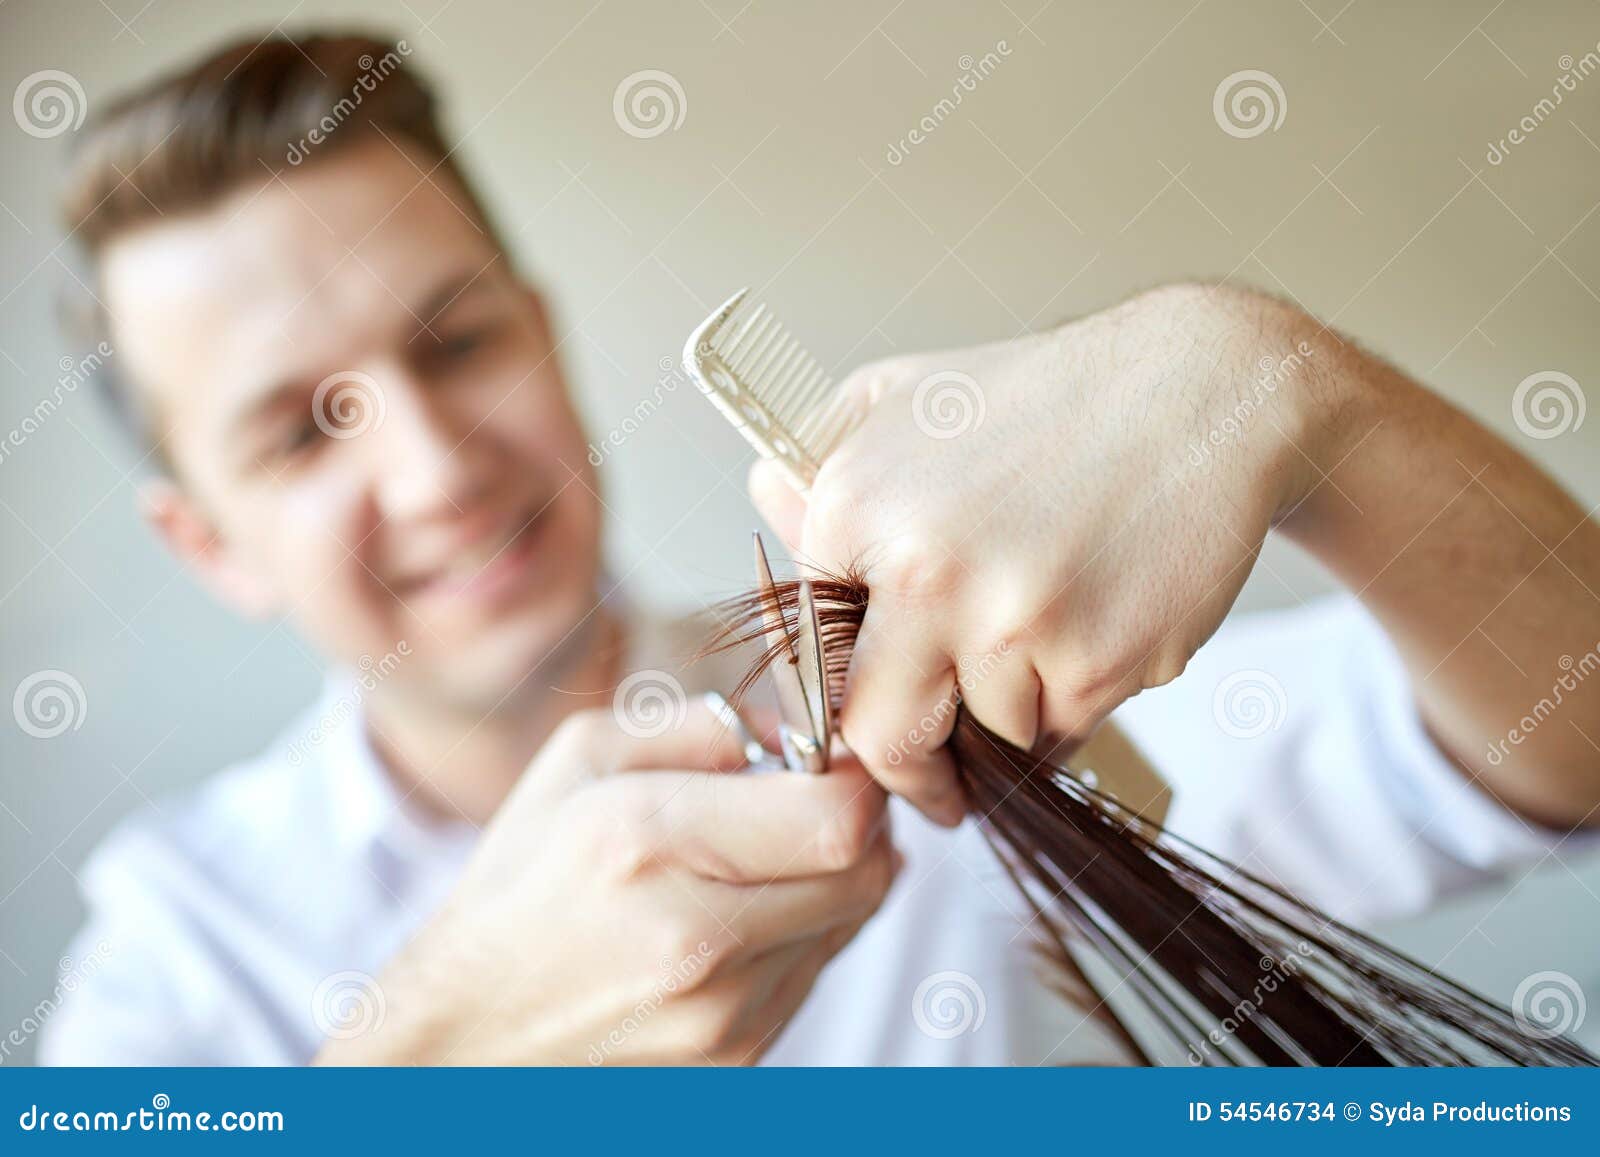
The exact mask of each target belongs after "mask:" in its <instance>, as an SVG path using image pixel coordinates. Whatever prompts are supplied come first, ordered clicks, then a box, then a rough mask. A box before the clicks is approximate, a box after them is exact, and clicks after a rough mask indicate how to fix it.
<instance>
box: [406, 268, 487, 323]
mask: <svg viewBox="0 0 1600 1157" xmlns="http://www.w3.org/2000/svg"><path fill="white" fill-rule="evenodd" d="M499 261H500V255H499V254H498V253H497V254H495V256H494V257H493V258H491V259H490V260H489V262H488V264H486V265H484V266H483V268H481V269H479V270H478V271H477V272H476V273H465V274H460V275H458V276H455V277H452V278H450V279H449V280H448V281H446V282H444V284H442V285H440V286H439V288H438V289H436V290H434V291H433V292H432V293H431V294H429V295H428V297H427V299H426V300H425V301H423V303H422V306H421V308H420V309H416V310H413V311H412V313H413V314H414V316H415V319H416V321H417V325H416V326H415V330H414V332H413V333H412V335H411V337H410V338H409V339H408V341H407V344H410V342H413V341H416V340H417V338H418V337H420V336H421V335H422V334H424V333H427V332H428V329H429V327H430V326H432V325H433V323H434V322H436V321H438V320H439V318H440V316H441V315H442V314H443V313H444V312H445V311H446V310H447V309H449V308H450V307H451V306H452V305H454V304H455V303H456V301H457V300H458V299H460V298H462V297H467V296H470V295H472V294H475V293H482V292H485V291H487V290H491V289H501V288H503V287H502V286H500V285H498V284H497V283H496V282H494V281H492V280H489V279H486V278H485V277H484V276H483V275H484V274H485V273H488V272H489V271H490V270H491V269H492V268H494V266H495V265H496V264H497V263H498V262H499Z"/></svg>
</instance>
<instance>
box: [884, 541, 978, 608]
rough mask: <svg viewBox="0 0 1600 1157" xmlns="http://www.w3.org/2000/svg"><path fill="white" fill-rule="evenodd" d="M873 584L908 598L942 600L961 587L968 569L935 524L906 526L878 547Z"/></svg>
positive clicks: (908, 599) (911, 599)
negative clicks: (946, 542) (965, 568)
mask: <svg viewBox="0 0 1600 1157" xmlns="http://www.w3.org/2000/svg"><path fill="white" fill-rule="evenodd" d="M873 553H874V555H875V558H874V560H873V565H872V576H871V577H872V585H873V588H874V590H875V591H876V590H879V589H881V588H887V589H888V590H890V591H892V592H893V593H895V594H896V595H898V596H899V597H900V598H903V599H906V600H907V601H920V600H929V599H938V598H942V597H944V596H946V595H948V594H949V593H950V592H952V591H955V590H958V589H959V588H960V585H961V577H962V575H963V573H964V568H963V567H962V565H961V561H960V559H958V558H957V557H956V555H955V554H954V553H953V552H951V551H949V550H946V549H945V547H944V545H943V543H942V542H941V541H940V538H939V532H938V530H937V529H936V528H934V527H932V526H921V525H911V526H905V527H903V528H902V530H901V533H899V534H896V535H894V536H893V537H892V538H890V539H888V540H887V541H885V542H884V543H882V544H881V545H880V546H878V547H877V548H875V550H874V552H873Z"/></svg>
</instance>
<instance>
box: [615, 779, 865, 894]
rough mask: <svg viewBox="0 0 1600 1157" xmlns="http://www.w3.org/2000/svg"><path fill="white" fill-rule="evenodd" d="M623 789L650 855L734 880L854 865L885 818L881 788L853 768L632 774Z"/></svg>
mask: <svg viewBox="0 0 1600 1157" xmlns="http://www.w3.org/2000/svg"><path fill="white" fill-rule="evenodd" d="M626 787H627V789H628V791H629V793H630V795H631V796H632V799H631V801H630V804H629V806H630V808H631V810H632V811H633V812H634V815H635V817H636V818H637V820H638V822H640V823H641V824H644V825H645V826H646V827H647V828H648V831H647V832H646V838H647V839H648V840H649V842H650V846H651V847H652V848H653V849H654V850H655V854H656V855H658V856H659V857H660V858H661V859H663V860H665V861H667V862H668V863H673V864H676V865H678V866H680V867H683V868H686V869H687V870H689V871H691V872H694V873H695V874H696V875H699V876H703V877H705V878H707V879H710V880H722V881H729V882H734V883H739V884H762V883H768V882H770V881H773V880H786V879H800V878H803V877H807V876H817V875H823V874H826V873H829V872H838V871H842V870H847V869H849V868H852V867H854V866H855V865H857V864H859V863H860V862H861V860H862V858H863V857H865V856H866V855H867V853H868V850H869V849H870V848H871V846H872V841H873V839H874V838H875V837H876V836H877V835H878V833H879V831H880V830H881V829H882V827H883V824H884V821H885V816H886V806H885V805H886V800H885V798H884V794H883V790H882V789H881V788H880V787H879V786H878V785H877V784H876V783H874V782H873V780H872V778H871V777H870V776H868V775H867V774H866V772H865V771H864V770H862V769H861V768H860V767H859V766H855V765H853V764H850V763H846V764H843V765H841V766H835V767H832V768H830V769H829V770H828V771H827V772H826V773H825V774H823V775H805V774H802V773H783V774H774V775H703V774H694V773H683V772H670V771H663V772H657V773H653V774H650V775H648V776H635V777H633V778H632V779H631V780H630V781H629V783H628V784H627V785H626Z"/></svg>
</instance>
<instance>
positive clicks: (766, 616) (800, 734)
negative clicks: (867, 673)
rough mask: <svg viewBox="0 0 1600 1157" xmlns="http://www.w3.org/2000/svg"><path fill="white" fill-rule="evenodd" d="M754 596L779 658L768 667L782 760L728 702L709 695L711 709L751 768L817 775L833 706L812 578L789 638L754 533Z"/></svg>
mask: <svg viewBox="0 0 1600 1157" xmlns="http://www.w3.org/2000/svg"><path fill="white" fill-rule="evenodd" d="M754 539H755V562H756V593H757V594H758V595H759V596H760V598H761V605H762V612H761V619H762V622H763V624H764V630H763V636H764V637H765V639H766V641H767V644H768V645H769V646H774V645H775V646H777V647H778V656H777V658H776V659H774V660H773V662H772V665H771V666H770V667H769V668H768V669H767V677H768V678H769V679H770V680H771V681H772V685H773V689H774V691H775V692H776V693H777V697H778V713H779V716H780V720H781V721H780V722H779V724H778V740H779V743H780V745H781V747H782V749H783V754H782V755H781V756H779V755H777V754H775V753H773V752H770V751H768V750H767V749H766V748H764V747H763V746H762V745H761V743H760V741H759V740H757V739H756V738H755V737H754V736H753V735H752V734H751V733H750V729H749V728H748V727H746V726H745V723H744V720H743V719H741V718H740V717H739V713H738V712H737V711H735V710H734V709H733V707H732V705H730V704H729V703H728V702H727V700H725V699H723V698H722V697H721V696H720V695H713V696H708V697H707V699H708V702H710V704H711V706H712V708H713V710H715V711H716V712H717V714H718V715H719V716H720V717H721V719H722V721H723V723H724V724H726V725H727V726H728V727H729V728H730V729H732V730H733V731H734V732H735V734H737V735H738V736H739V737H740V739H741V740H742V741H743V743H744V748H745V757H746V759H748V760H749V762H750V766H751V768H752V769H753V770H757V771H763V770H788V771H803V772H806V773H807V774H809V775H820V774H822V773H823V772H825V771H827V770H828V750H829V747H830V740H831V739H832V737H833V708H832V706H831V704H830V703H829V701H828V676H827V667H826V664H825V662H824V659H823V653H822V628H821V626H820V624H819V623H818V621H817V603H816V596H815V592H813V591H812V589H811V580H810V579H802V580H801V581H800V598H799V609H798V615H797V616H796V622H795V628H794V635H793V637H792V638H791V636H790V633H789V625H788V623H787V622H786V621H785V619H784V614H783V604H782V603H781V602H780V600H779V598H778V591H777V587H776V585H775V584H774V583H773V581H772V566H771V564H770V563H769V562H768V561H767V550H766V547H765V546H764V545H763V544H762V541H761V532H760V531H756V532H755V534H754Z"/></svg>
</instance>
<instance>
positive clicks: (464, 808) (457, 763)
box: [367, 610, 625, 827]
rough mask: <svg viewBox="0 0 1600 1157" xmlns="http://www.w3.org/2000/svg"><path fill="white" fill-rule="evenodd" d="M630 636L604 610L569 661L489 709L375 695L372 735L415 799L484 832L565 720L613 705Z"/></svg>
mask: <svg viewBox="0 0 1600 1157" xmlns="http://www.w3.org/2000/svg"><path fill="white" fill-rule="evenodd" d="M580 636H581V637H580ZM624 637H625V632H624V629H623V626H622V624H621V623H620V622H619V621H618V620H617V619H615V618H613V617H612V616H611V615H610V614H609V613H607V612H606V611H604V610H601V611H599V612H597V613H596V614H595V615H594V616H593V617H592V618H591V619H590V621H589V622H588V624H587V625H586V626H585V627H584V628H583V630H582V631H581V632H579V634H577V635H574V636H573V638H572V639H571V640H569V643H568V646H566V647H564V648H563V651H564V652H565V653H564V654H560V655H555V656H551V657H550V658H548V659H546V660H545V661H544V662H542V663H541V664H540V665H539V666H538V667H536V668H535V669H534V670H533V671H532V672H530V673H529V675H528V676H527V678H525V679H524V680H523V682H522V684H521V686H520V687H519V688H518V689H517V690H515V691H514V692H513V693H512V694H510V695H507V696H506V697H505V699H504V701H503V702H501V703H499V704H497V705H496V706H494V707H493V708H491V709H489V710H488V711H487V712H485V711H484V710H483V709H481V708H474V707H469V706H466V705H462V704H450V703H440V702H438V701H437V700H429V699H424V698H421V697H418V696H416V695H415V693H414V692H412V693H407V692H406V691H403V690H400V689H395V690H393V691H390V692H389V693H388V694H382V695H376V694H375V695H374V696H373V697H372V698H371V699H370V700H369V701H368V710H367V730H368V737H369V739H370V740H371V742H372V744H373V748H374V749H375V750H376V751H377V753H378V755H379V758H380V759H381V760H382V761H383V764H384V766H385V767H386V768H387V769H388V771H389V773H390V774H391V775H392V776H393V777H394V779H395V782H396V783H397V784H398V785H399V788H400V791H401V793H402V794H403V795H406V796H407V798H408V801H409V802H411V803H414V804H416V805H418V806H419V807H420V808H421V809H422V810H423V811H424V812H427V813H429V814H432V815H435V816H439V817H442V818H445V819H454V820H461V819H464V820H466V821H468V822H469V823H472V824H474V825H476V826H480V827H481V826H482V825H483V824H485V823H487V822H488V821H489V819H490V818H491V817H492V816H493V815H494V813H495V811H496V810H497V809H498V808H499V807H500V804H501V802H502V801H504V799H505V797H506V796H507V794H509V793H510V791H511V789H512V787H513V786H515V784H516V782H517V780H518V779H519V778H520V777H521V775H522V772H523V770H524V769H525V768H526V767H527V766H528V762H529V761H530V760H531V759H533V757H534V756H535V755H536V754H538V751H539V749H540V748H541V747H542V746H544V742H545V740H546V739H548V738H549V737H550V733H551V732H552V731H554V730H555V729H556V727H557V725H559V724H560V723H561V721H562V720H563V719H565V718H566V717H567V716H568V715H571V714H572V713H573V712H575V711H582V710H584V709H586V708H590V707H603V706H605V705H606V704H607V703H609V702H610V700H611V695H612V692H613V691H614V690H615V688H616V684H617V679H618V676H619V674H620V670H619V669H620V667H621V663H622V643H623V641H624ZM383 690H385V691H388V688H387V686H385V687H384V688H383Z"/></svg>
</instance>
